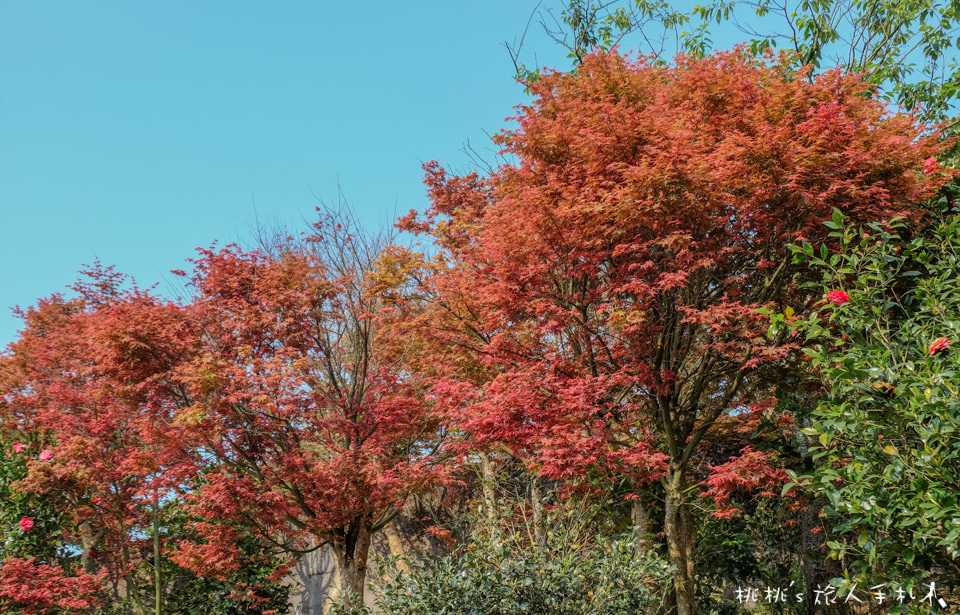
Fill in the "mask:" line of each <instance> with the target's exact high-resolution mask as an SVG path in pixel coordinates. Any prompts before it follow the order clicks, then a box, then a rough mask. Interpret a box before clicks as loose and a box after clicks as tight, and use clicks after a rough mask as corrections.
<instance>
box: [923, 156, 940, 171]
mask: <svg viewBox="0 0 960 615" xmlns="http://www.w3.org/2000/svg"><path fill="white" fill-rule="evenodd" d="M935 166H937V159H936V158H934V157H933V156H930V157H929V158H927V159H926V160H924V161H923V172H924V173H926V174H927V175H930V174H931V173H933V167H935Z"/></svg>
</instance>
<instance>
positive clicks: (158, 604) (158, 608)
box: [153, 489, 163, 615]
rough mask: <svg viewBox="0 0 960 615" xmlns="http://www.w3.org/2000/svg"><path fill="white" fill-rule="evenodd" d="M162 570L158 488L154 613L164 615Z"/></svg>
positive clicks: (154, 501) (154, 549)
mask: <svg viewBox="0 0 960 615" xmlns="http://www.w3.org/2000/svg"><path fill="white" fill-rule="evenodd" d="M160 574H161V571H160V497H159V494H158V493H157V490H156V489H154V491H153V583H154V585H153V591H154V597H155V601H154V607H153V612H154V615H163V602H162V598H161V595H162V592H161V589H162V588H161V576H160Z"/></svg>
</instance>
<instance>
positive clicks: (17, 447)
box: [13, 442, 27, 455]
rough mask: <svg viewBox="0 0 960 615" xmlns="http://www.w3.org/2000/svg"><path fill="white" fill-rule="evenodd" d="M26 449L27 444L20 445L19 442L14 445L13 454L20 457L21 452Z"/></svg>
mask: <svg viewBox="0 0 960 615" xmlns="http://www.w3.org/2000/svg"><path fill="white" fill-rule="evenodd" d="M25 448H27V445H26V444H20V443H19V442H17V443H16V444H14V445H13V452H14V453H17V454H18V455H19V454H20V452H21V451H22V450H23V449H25Z"/></svg>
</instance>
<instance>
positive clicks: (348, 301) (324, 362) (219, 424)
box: [176, 218, 444, 596]
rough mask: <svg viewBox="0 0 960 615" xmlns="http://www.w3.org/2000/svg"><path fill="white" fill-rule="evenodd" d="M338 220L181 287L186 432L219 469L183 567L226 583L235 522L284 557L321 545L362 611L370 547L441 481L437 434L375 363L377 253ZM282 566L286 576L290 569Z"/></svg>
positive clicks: (410, 389) (416, 397)
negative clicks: (187, 339)
mask: <svg viewBox="0 0 960 615" xmlns="http://www.w3.org/2000/svg"><path fill="white" fill-rule="evenodd" d="M341 222H342V219H334V218H329V219H327V220H325V222H324V223H318V224H317V225H316V227H315V232H313V233H312V234H311V235H310V236H308V237H305V238H303V240H302V241H293V240H284V241H282V242H281V244H282V245H280V246H279V247H276V249H275V250H274V251H273V252H272V253H271V254H268V253H267V252H266V251H264V250H257V251H243V250H241V249H240V248H238V247H236V246H231V247H228V248H226V249H223V250H217V251H215V250H203V251H201V257H200V258H199V259H197V260H196V261H195V272H194V275H193V276H192V278H191V280H190V284H191V287H192V289H193V291H194V292H195V297H194V298H193V301H192V304H191V316H190V318H191V319H192V321H193V322H194V323H196V326H197V327H198V328H199V329H200V330H201V331H202V350H201V351H200V353H199V354H198V355H197V357H196V359H195V360H194V361H193V363H192V364H191V365H189V366H188V367H187V368H186V369H184V370H183V371H182V372H181V374H180V375H181V377H182V378H183V379H184V382H185V383H186V388H187V394H188V395H189V397H190V398H191V400H192V405H191V406H190V407H189V408H186V409H185V410H183V411H182V412H181V414H180V419H179V420H180V423H181V424H182V425H184V426H185V428H187V429H188V431H189V432H190V433H191V434H192V437H194V438H196V440H197V441H198V442H199V443H200V444H201V446H202V451H203V454H204V455H208V456H209V457H210V458H211V459H213V460H214V463H213V464H212V466H211V469H210V470H209V471H208V472H207V473H205V475H204V476H203V479H202V483H201V485H200V487H199V488H198V489H197V490H196V491H195V492H193V493H192V494H190V496H189V497H188V499H187V501H188V503H189V505H190V507H191V509H192V511H193V512H194V513H196V514H198V515H200V516H201V517H203V518H204V519H207V520H209V521H214V520H216V521H217V522H216V523H207V522H200V523H197V524H195V528H196V529H197V530H198V531H199V532H200V534H201V535H203V536H204V537H205V539H206V542H205V543H203V544H189V543H182V544H181V545H180V547H179V553H178V555H177V557H176V560H177V561H178V562H179V563H180V564H181V565H183V566H186V567H190V568H193V569H196V570H204V571H205V572H206V573H208V574H209V573H210V572H220V573H221V574H224V575H226V574H227V573H228V572H229V571H230V570H231V569H232V567H234V566H235V565H236V558H237V556H238V553H236V545H235V540H234V535H233V531H232V529H231V526H230V525H229V524H224V523H222V521H223V520H225V519H226V520H230V521H232V522H235V523H238V524H244V525H245V526H247V527H254V528H257V529H258V532H259V535H260V536H261V537H262V538H263V539H264V540H265V541H267V542H269V544H271V545H273V546H274V547H275V548H276V549H278V550H281V551H284V552H286V553H288V554H290V555H292V556H293V558H296V557H298V556H299V555H301V554H303V553H306V552H309V551H312V550H315V549H318V548H320V547H321V546H323V545H330V546H331V547H332V551H333V553H334V555H335V557H336V560H337V564H338V572H339V574H340V579H341V588H343V589H349V590H351V591H352V592H354V593H355V594H357V595H359V596H362V593H363V589H364V579H365V575H366V566H367V557H368V551H369V547H370V541H371V535H372V534H373V533H374V532H376V531H378V530H379V529H381V528H383V527H384V526H385V525H386V524H388V523H389V522H390V521H391V520H392V519H393V518H394V517H395V516H396V515H397V514H398V512H399V510H400V507H401V506H402V504H403V502H404V500H405V499H406V498H407V496H408V495H409V494H411V493H413V492H416V491H420V490H425V489H428V488H430V487H431V486H432V485H435V484H437V483H438V482H439V481H441V480H443V478H444V471H443V468H442V466H440V465H439V464H438V463H436V458H435V457H434V455H433V448H435V447H433V446H432V445H431V439H432V438H433V436H434V432H435V429H436V427H437V424H438V422H437V420H436V418H435V416H434V413H433V412H432V410H431V409H430V407H429V406H428V405H427V404H426V403H425V402H424V399H423V395H422V391H421V390H419V389H418V387H417V386H416V384H415V383H414V382H413V381H412V380H411V379H409V378H408V377H406V376H405V375H404V374H403V373H402V372H401V371H399V370H398V369H397V368H396V365H395V364H393V363H392V362H391V361H389V360H386V359H385V355H383V354H382V353H381V352H380V350H379V348H380V344H381V341H380V340H379V339H378V336H377V330H378V325H377V313H378V311H379V309H380V300H379V298H378V296H377V294H376V293H375V292H373V291H372V290H371V286H370V282H371V279H372V278H371V276H372V275H373V269H372V267H373V264H374V262H375V258H376V254H377V247H378V244H377V242H376V241H375V240H373V239H370V238H368V237H366V236H364V235H359V234H352V233H349V232H348V229H349V226H346V225H343V224H341ZM291 561H293V560H292V559H291Z"/></svg>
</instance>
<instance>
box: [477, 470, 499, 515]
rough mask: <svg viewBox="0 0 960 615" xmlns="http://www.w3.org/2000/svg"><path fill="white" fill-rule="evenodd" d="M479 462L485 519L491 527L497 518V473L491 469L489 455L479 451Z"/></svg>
mask: <svg viewBox="0 0 960 615" xmlns="http://www.w3.org/2000/svg"><path fill="white" fill-rule="evenodd" d="M480 463H481V468H482V472H483V480H482V481H481V484H482V486H483V507H484V508H485V509H486V513H487V521H489V522H490V527H491V528H492V527H493V526H494V524H495V523H496V520H497V475H496V472H495V471H494V469H493V462H492V461H490V455H488V454H487V453H480Z"/></svg>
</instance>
